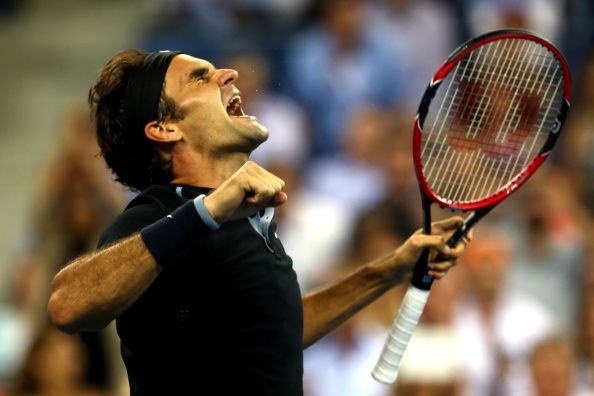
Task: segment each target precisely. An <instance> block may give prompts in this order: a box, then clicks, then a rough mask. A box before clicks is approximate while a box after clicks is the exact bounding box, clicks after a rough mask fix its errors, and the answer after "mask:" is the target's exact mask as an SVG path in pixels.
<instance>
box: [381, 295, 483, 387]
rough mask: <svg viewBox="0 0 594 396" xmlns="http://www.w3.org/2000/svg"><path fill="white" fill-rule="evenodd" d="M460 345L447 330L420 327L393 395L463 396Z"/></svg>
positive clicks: (414, 336)
mask: <svg viewBox="0 0 594 396" xmlns="http://www.w3.org/2000/svg"><path fill="white" fill-rule="evenodd" d="M434 301H435V299H434ZM459 345H460V340H458V339H457V337H456V335H455V333H454V332H452V331H451V329H450V328H448V326H427V325H423V324H421V325H419V327H417V329H416V330H415V333H414V335H413V337H412V339H411V341H410V344H409V345H408V347H407V350H406V355H405V356H404V359H403V360H402V364H401V366H400V370H399V371H398V381H397V383H396V387H395V388H396V389H395V391H394V393H392V395H393V396H463V395H465V393H464V386H463V385H464V371H463V368H462V367H463V365H462V359H461V356H460V350H459V349H458V346H459ZM472 396H475V395H474V394H472ZM476 396H479V395H478V394H476ZM481 396H487V395H482V394H481Z"/></svg>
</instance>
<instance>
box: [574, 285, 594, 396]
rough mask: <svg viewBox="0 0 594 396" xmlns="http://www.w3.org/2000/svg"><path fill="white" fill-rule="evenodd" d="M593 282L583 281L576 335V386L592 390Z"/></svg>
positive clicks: (593, 371)
mask: <svg viewBox="0 0 594 396" xmlns="http://www.w3.org/2000/svg"><path fill="white" fill-rule="evenodd" d="M593 286H594V284H592V283H591V280H590V282H588V283H584V295H583V298H582V304H581V311H580V317H579V322H578V334H577V335H578V337H577V340H578V342H577V347H578V348H577V352H578V356H577V359H578V363H577V380H576V382H577V387H578V389H580V390H582V389H583V390H584V392H585V390H587V389H589V390H590V391H592V392H594V287H593Z"/></svg>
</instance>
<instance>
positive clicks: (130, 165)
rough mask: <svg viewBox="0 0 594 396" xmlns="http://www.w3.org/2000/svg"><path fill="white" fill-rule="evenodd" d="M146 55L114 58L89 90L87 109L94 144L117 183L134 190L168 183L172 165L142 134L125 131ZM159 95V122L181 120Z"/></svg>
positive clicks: (129, 53)
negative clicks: (133, 89) (130, 99)
mask: <svg viewBox="0 0 594 396" xmlns="http://www.w3.org/2000/svg"><path fill="white" fill-rule="evenodd" d="M147 55H148V52H145V51H137V50H128V51H123V52H120V53H118V54H116V55H114V56H113V57H112V58H111V59H110V60H109V61H108V62H107V64H106V65H105V66H104V67H103V69H101V72H100V73H99V77H98V78H97V81H95V84H94V85H93V86H92V87H91V89H90V90H89V106H90V108H91V115H92V118H93V120H94V122H95V128H96V132H97V142H98V143H99V147H100V148H101V154H102V155H103V158H105V162H107V165H108V166H109V167H110V168H111V170H112V171H113V173H114V174H115V176H116V180H117V181H118V182H120V183H122V184H124V185H126V186H129V187H130V188H132V189H134V190H143V189H145V188H147V187H148V186H150V185H151V184H165V183H168V182H170V181H171V179H172V177H173V174H172V172H171V161H168V160H166V159H164V158H163V157H162V156H161V154H160V152H159V150H158V149H157V147H156V146H155V143H154V142H153V141H151V140H150V139H148V138H147V137H146V136H145V135H144V131H143V130H138V131H133V130H128V129H127V128H126V112H127V110H128V108H127V103H128V96H129V94H130V87H131V86H132V84H133V82H134V79H135V77H136V72H137V70H138V69H139V68H140V66H141V65H142V62H143V61H144V59H145V58H146V56H147ZM164 87H165V83H163V89H162V91H161V97H160V100H159V108H158V120H157V121H166V120H171V119H173V120H175V119H182V118H183V112H182V111H181V109H180V108H179V106H178V105H177V103H175V101H174V100H173V99H172V98H170V97H168V96H166V95H165V89H164Z"/></svg>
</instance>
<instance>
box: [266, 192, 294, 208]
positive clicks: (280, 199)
mask: <svg viewBox="0 0 594 396" xmlns="http://www.w3.org/2000/svg"><path fill="white" fill-rule="evenodd" d="M288 199H289V197H288V196H287V193H285V192H283V191H280V192H277V193H276V194H274V197H273V198H272V199H271V200H270V202H269V205H268V206H280V205H282V204H284V203H285V202H287V200H288Z"/></svg>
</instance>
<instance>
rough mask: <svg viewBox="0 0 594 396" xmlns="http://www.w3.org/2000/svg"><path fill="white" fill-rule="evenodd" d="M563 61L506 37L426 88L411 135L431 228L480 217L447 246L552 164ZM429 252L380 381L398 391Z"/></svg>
mask: <svg viewBox="0 0 594 396" xmlns="http://www.w3.org/2000/svg"><path fill="white" fill-rule="evenodd" d="M570 95H571V80H570V73H569V68H568V66H567V62H566V61H565V59H564V58H563V55H562V54H561V53H560V52H559V50H557V49H556V48H555V47H554V46H553V45H552V44H551V43H550V42H549V41H547V40H546V39H544V38H542V37H540V36H538V35H536V34H534V33H531V32H528V31H525V30H519V29H506V30H498V31H494V32H491V33H487V34H485V35H482V36H479V37H477V38H474V39H472V40H470V41H468V42H467V43H465V44H463V45H461V46H460V47H458V48H457V49H456V50H455V51H454V52H453V53H452V54H451V55H450V56H449V58H448V59H447V60H446V61H445V63H444V64H443V65H442V66H441V67H440V68H439V70H438V71H437V73H435V75H434V76H433V79H432V80H431V82H430V84H429V86H428V87H427V89H426V91H425V94H424V96H423V99H422V100H421V104H420V106H419V110H418V113H417V116H416V117H415V123H414V128H413V158H414V164H415V171H416V175H417V180H418V183H419V187H420V190H421V201H422V207H423V229H424V232H425V233H427V234H429V233H430V231H431V210H430V209H431V204H433V203H435V204H437V205H439V206H440V207H442V208H448V209H453V210H460V211H472V213H471V214H470V215H469V216H468V217H467V218H466V220H465V221H464V223H463V224H462V225H461V226H460V228H459V229H457V230H456V231H455V233H454V234H453V236H452V237H451V239H449V241H448V242H447V243H448V245H449V246H450V247H454V246H455V245H456V244H457V243H458V242H459V241H460V240H461V239H462V238H463V237H464V236H465V235H466V233H467V232H468V231H469V230H470V229H471V228H472V227H473V226H474V225H475V224H476V223H477V222H478V221H479V220H480V219H482V218H483V217H484V216H485V215H486V214H487V213H489V211H490V210H491V209H493V208H494V207H495V206H496V205H497V204H499V203H500V202H501V201H503V200H504V199H506V198H507V197H508V196H509V195H510V194H511V193H512V192H514V191H515V190H517V189H518V187H520V186H521V185H522V184H523V183H524V182H525V181H526V180H527V179H528V178H529V177H530V176H531V175H532V174H534V172H535V171H536V170H537V169H538V168H539V167H540V165H541V164H542V163H543V161H544V160H545V159H546V158H547V157H548V156H549V154H550V152H551V150H552V149H553V146H554V145H555V142H556V141H557V138H558V137H559V133H560V131H561V127H562V125H563V122H564V120H565V117H566V115H567V111H568V110H569V100H570ZM428 256H429V251H428V250H426V251H424V252H423V254H422V255H421V257H420V259H419V261H418V262H417V264H416V266H415V269H414V275H413V278H412V281H411V285H410V287H409V289H408V290H407V292H406V295H405V297H404V300H403V302H402V305H401V308H400V311H399V313H398V315H397V317H396V319H395V321H394V324H393V326H392V329H391V330H390V332H389V334H388V337H387V340H386V343H385V345H384V348H383V350H382V353H381V356H380V358H379V360H378V362H377V364H376V366H375V368H374V369H373V371H372V376H373V377H374V378H375V379H376V380H378V381H380V382H385V383H393V382H394V381H395V380H396V377H397V374H398V368H399V366H400V362H401V360H402V357H403V355H404V352H405V350H406V347H407V345H408V342H409V340H410V338H411V336H412V334H413V332H414V330H415V328H416V326H417V323H418V321H419V319H420V317H421V314H422V313H423V308H424V307H425V303H426V302H427V298H428V296H429V290H430V288H431V284H432V282H433V278H432V277H431V276H429V275H428V274H427V259H428Z"/></svg>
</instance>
